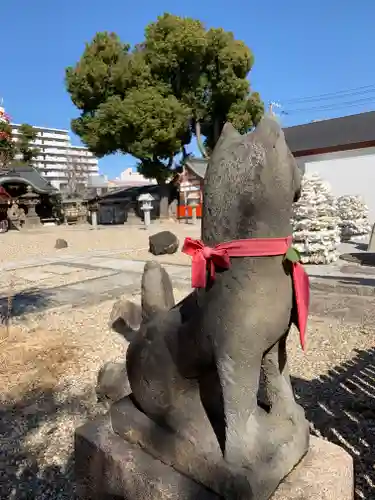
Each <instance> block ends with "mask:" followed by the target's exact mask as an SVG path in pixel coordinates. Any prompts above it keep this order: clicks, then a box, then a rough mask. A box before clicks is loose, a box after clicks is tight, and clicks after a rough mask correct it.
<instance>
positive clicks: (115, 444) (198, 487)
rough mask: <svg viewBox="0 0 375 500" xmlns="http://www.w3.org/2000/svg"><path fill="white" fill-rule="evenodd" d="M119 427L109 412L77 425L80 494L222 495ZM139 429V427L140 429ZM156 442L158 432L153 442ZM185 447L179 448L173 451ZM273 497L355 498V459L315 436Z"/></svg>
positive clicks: (92, 499)
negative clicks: (119, 429)
mask: <svg viewBox="0 0 375 500" xmlns="http://www.w3.org/2000/svg"><path fill="white" fill-rule="evenodd" d="M118 416H119V415H118ZM113 417H114V418H113ZM119 425H121V424H120V423H119V422H118V421H116V414H115V413H114V414H112V418H111V416H110V414H107V415H106V416H104V417H100V418H98V419H97V420H95V421H93V422H90V423H87V424H85V425H83V426H82V427H80V428H79V429H77V431H76V434H75V462H76V479H77V485H78V498H80V499H81V500H116V499H117V500H125V499H126V500H166V499H168V500H215V499H217V500H218V499H220V498H223V497H220V496H219V495H218V494H217V493H214V492H213V491H212V490H210V489H208V488H206V487H205V486H203V485H202V484H200V483H198V482H196V481H194V480H192V479H190V478H189V477H187V476H186V475H184V474H181V473H179V472H177V471H176V470H175V469H174V468H173V467H172V466H170V465H166V463H168V462H164V463H163V462H162V461H161V460H158V459H157V458H155V457H154V456H152V455H150V454H148V453H146V452H145V451H144V450H142V449H141V448H140V447H139V446H137V445H136V444H131V443H130V442H129V441H127V440H126V439H124V438H123V437H121V436H120V435H119V434H118V433H116V432H115V431H114V428H116V427H117V426H119ZM141 432H142V431H141V430H140V431H139V433H141ZM128 437H131V440H132V441H133V442H137V441H139V442H142V441H143V439H139V437H140V436H137V431H136V430H134V431H133V433H132V436H128ZM154 438H155V436H151V435H150V436H148V437H147V438H146V441H147V440H151V441H154ZM157 441H158V437H157V436H156V439H155V443H156V442H157ZM172 444H173V443H172ZM163 448H164V451H165V450H168V453H171V452H172V448H173V446H170V443H169V444H168V443H165V446H164V447H163ZM181 451H182V450H179V449H178V446H177V449H175V450H174V453H180V452H181ZM153 454H154V453H153ZM161 454H163V451H162V452H161ZM158 455H159V454H158ZM172 455H173V452H172V453H171V461H169V463H171V462H173V457H172ZM187 455H189V453H187ZM271 498H272V500H353V498H354V478H353V463H352V458H351V457H350V455H348V454H347V453H346V452H345V451H344V450H343V449H342V448H340V447H338V446H336V445H334V444H332V443H330V442H328V441H324V440H322V439H318V438H315V437H311V446H310V451H309V452H308V454H307V455H306V456H305V457H304V458H303V460H302V461H301V462H300V464H299V465H298V466H297V467H296V468H295V469H294V470H293V471H292V472H291V473H290V474H289V476H287V477H286V478H285V479H284V481H283V482H282V483H281V484H280V486H279V488H278V489H277V491H276V492H275V493H274V495H273V496H272V497H271ZM249 500H250V499H249ZM251 500H256V499H255V498H254V499H251Z"/></svg>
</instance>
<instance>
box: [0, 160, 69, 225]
mask: <svg viewBox="0 0 375 500" xmlns="http://www.w3.org/2000/svg"><path fill="white" fill-rule="evenodd" d="M59 198H60V193H59V191H58V190H57V189H55V188H54V187H53V186H51V184H50V183H49V182H48V181H46V180H45V179H44V178H43V177H42V176H41V175H40V174H39V173H38V172H37V170H36V169H34V168H33V167H32V166H30V165H25V164H19V165H18V164H16V165H13V166H12V167H10V168H8V169H7V170H4V171H2V172H0V220H4V221H6V220H7V221H8V222H9V227H10V228H11V229H21V228H23V227H35V226H38V225H40V224H41V223H42V222H47V221H55V222H58V221H59V219H60V218H61V213H60V212H59Z"/></svg>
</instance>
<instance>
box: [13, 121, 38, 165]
mask: <svg viewBox="0 0 375 500" xmlns="http://www.w3.org/2000/svg"><path fill="white" fill-rule="evenodd" d="M18 131H19V136H18V138H17V143H16V148H17V152H19V153H20V154H21V161H22V162H23V163H32V162H33V160H34V159H35V158H36V157H37V156H38V154H39V149H38V148H34V147H33V142H34V141H35V140H36V138H37V135H38V133H37V131H36V130H35V129H34V128H33V127H32V126H31V125H28V124H27V123H23V124H22V125H21V126H20V128H19V129H18Z"/></svg>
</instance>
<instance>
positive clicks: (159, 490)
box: [75, 416, 218, 500]
mask: <svg viewBox="0 0 375 500" xmlns="http://www.w3.org/2000/svg"><path fill="white" fill-rule="evenodd" d="M75 467H76V480H77V498H79V499H80V500H167V499H168V500H215V499H217V498H218V496H217V495H215V494H214V493H211V492H210V491H209V490H207V489H206V488H205V487H203V486H201V485H199V484H197V483H196V482H194V481H193V480H191V479H189V478H188V477H186V476H184V475H182V474H180V473H178V472H177V471H175V470H174V469H173V468H172V467H169V466H167V465H165V464H163V463H162V462H160V461H159V460H157V459H155V458H153V457H151V455H148V454H147V453H145V452H144V451H142V450H141V449H140V448H139V447H137V446H133V445H131V444H130V443H128V442H127V441H126V440H124V439H122V438H120V437H119V436H118V435H116V434H115V433H114V432H113V430H112V427H111V423H110V418H109V417H108V416H107V417H105V416H104V417H100V418H98V419H97V420H95V421H93V422H89V423H87V424H85V425H83V426H82V427H79V428H78V429H77V430H76V433H75Z"/></svg>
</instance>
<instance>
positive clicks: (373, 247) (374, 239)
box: [367, 224, 375, 253]
mask: <svg viewBox="0 0 375 500" xmlns="http://www.w3.org/2000/svg"><path fill="white" fill-rule="evenodd" d="M367 251H368V252H373V253H375V224H374V225H373V226H372V231H371V236H370V243H369V244H368V247H367Z"/></svg>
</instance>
